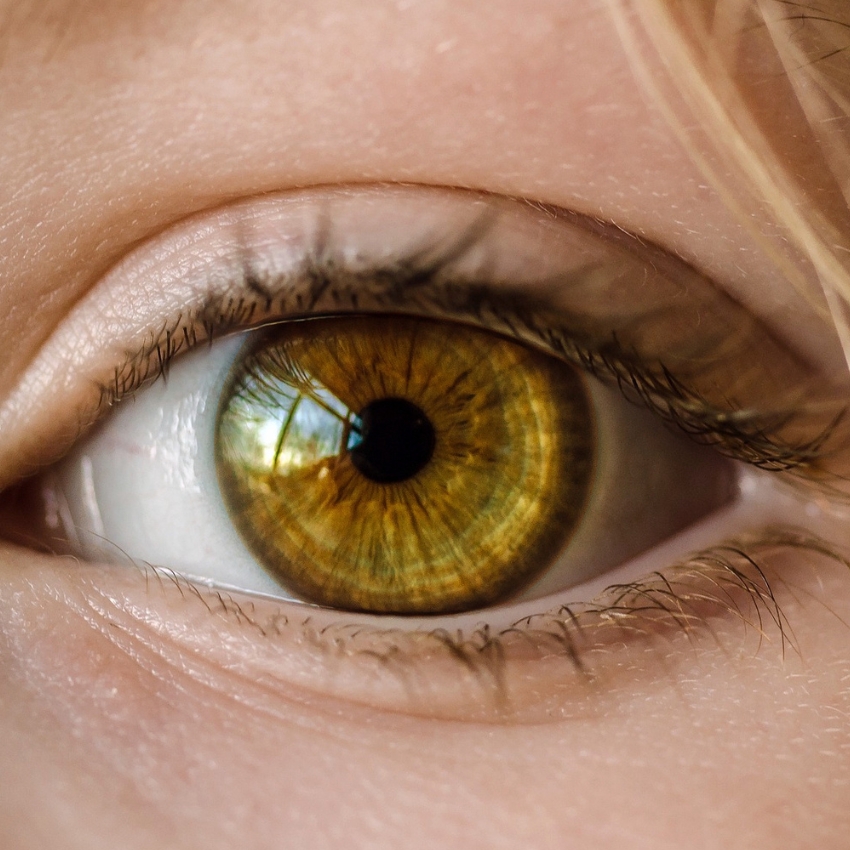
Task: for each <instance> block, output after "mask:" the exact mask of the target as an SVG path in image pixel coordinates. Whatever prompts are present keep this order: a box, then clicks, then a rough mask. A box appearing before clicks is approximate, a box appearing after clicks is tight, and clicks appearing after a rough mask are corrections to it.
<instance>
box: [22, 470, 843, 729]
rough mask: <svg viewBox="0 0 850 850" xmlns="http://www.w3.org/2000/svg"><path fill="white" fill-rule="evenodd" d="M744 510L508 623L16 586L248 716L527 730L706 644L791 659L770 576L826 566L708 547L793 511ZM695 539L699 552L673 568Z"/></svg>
mask: <svg viewBox="0 0 850 850" xmlns="http://www.w3.org/2000/svg"><path fill="white" fill-rule="evenodd" d="M771 481H772V479H771ZM744 489H746V485H745V488H744ZM762 495H764V494H762ZM743 501H746V497H745V498H744V500H743ZM760 506H761V510H762V515H761V516H759V515H757V513H756V509H755V505H754V504H753V503H752V502H751V503H750V504H749V505H748V507H749V508H752V509H753V510H740V509H739V510H738V515H737V517H736V516H735V514H734V511H732V512H727V513H726V514H721V515H718V516H715V517H714V518H712V519H711V520H709V521H706V522H705V523H703V524H702V527H701V528H698V529H695V530H692V531H691V532H689V533H688V535H683V536H682V537H683V538H685V537H686V538H687V539H681V540H679V541H678V542H675V541H674V542H671V543H669V544H667V545H666V547H665V549H664V550H662V551H656V552H654V553H652V554H651V556H648V557H647V558H644V559H641V560H639V561H637V562H636V563H635V564H632V565H630V566H629V569H631V570H632V575H631V576H629V575H628V574H626V573H624V572H623V573H621V574H620V575H619V576H617V575H616V574H614V576H613V578H612V577H611V576H606V577H605V578H606V579H607V582H606V583H607V584H609V585H610V584H613V583H618V584H620V587H619V588H616V589H612V590H609V591H607V592H606V593H603V594H602V595H601V596H599V597H597V599H596V600H595V601H594V602H592V603H589V604H586V605H576V606H570V607H569V609H567V608H566V607H564V604H563V603H565V602H567V601H568V599H575V598H585V599H586V598H588V597H587V596H580V595H579V594H578V593H575V592H573V593H570V595H569V597H568V599H562V600H561V601H558V600H557V599H552V598H550V599H547V600H537V602H536V603H535V605H536V607H533V606H528V608H527V610H526V611H525V612H519V613H518V612H516V611H515V610H514V609H512V610H511V615H510V617H505V614H506V613H507V612H505V611H503V612H501V613H502V618H501V619H500V614H499V611H498V610H496V611H495V612H494V613H492V614H488V622H482V618H481V616H480V615H479V616H477V617H476V615H458V616H455V617H446V618H440V619H439V620H436V621H435V619H436V618H429V619H424V620H420V621H414V622H409V621H407V620H402V619H396V620H394V619H392V618H374V617H354V616H353V615H345V616H346V619H345V620H344V621H341V620H340V617H339V615H333V614H332V612H328V611H324V610H322V609H310V608H308V609H306V610H305V608H304V607H302V606H298V605H289V604H286V603H283V604H281V603H280V602H279V601H275V600H269V599H265V598H261V597H252V596H249V595H246V594H236V593H233V594H231V593H228V592H226V591H222V590H217V589H214V588H209V587H204V586H200V585H198V584H197V583H192V582H190V581H188V580H186V579H183V578H181V577H179V576H176V575H174V574H169V573H168V572H167V571H161V570H154V569H152V568H150V567H147V566H144V565H139V568H138V569H137V570H127V569H126V568H114V567H113V568H110V567H104V566H100V565H96V564H78V563H76V562H70V561H66V560H65V559H62V560H61V561H57V559H44V560H41V559H40V558H34V560H35V561H36V562H37V563H36V565H35V567H34V568H33V567H31V569H34V570H35V572H34V573H33V574H32V575H30V576H29V577H28V578H27V580H26V583H27V585H28V586H30V587H32V586H38V584H39V581H40V575H39V573H40V572H41V573H44V574H47V575H49V579H48V581H49V582H50V583H51V584H52V586H53V589H52V595H53V596H54V597H55V598H59V599H63V600H64V604H66V605H68V606H70V607H71V608H72V609H73V610H74V611H75V612H76V615H77V619H78V620H80V621H84V622H85V623H86V624H87V625H86V628H90V629H94V630H95V632H98V633H100V634H101V635H102V636H104V637H105V638H107V639H108V641H110V642H111V643H112V644H113V645H114V647H115V650H116V651H120V652H122V653H124V654H126V655H128V656H130V657H132V658H133V659H135V661H134V663H140V664H144V665H148V666H151V665H152V666H157V665H162V664H165V665H167V666H168V667H171V668H173V669H175V670H178V671H179V672H180V673H181V675H188V676H190V677H191V678H193V679H196V680H198V681H200V682H204V683H206V685H207V686H211V687H213V688H214V689H216V690H218V691H219V692H221V693H222V695H223V696H224V697H225V698H232V699H237V700H238V701H239V702H240V703H242V704H246V703H247V704H252V705H254V706H255V707H257V708H260V709H263V710H268V711H278V710H280V703H281V701H283V702H292V701H295V702H301V703H305V704H310V705H312V706H316V707H319V708H321V707H324V710H328V711H339V710H341V706H342V705H362V706H364V707H367V708H369V709H379V710H382V711H392V712H401V713H403V714H409V715H417V716H421V717H430V718H435V719H451V720H461V721H466V722H472V721H474V722H494V723H502V722H512V723H540V722H548V721H550V720H553V719H563V718H565V717H570V716H582V717H587V716H588V715H593V714H595V713H597V712H610V711H611V710H613V709H614V708H615V706H616V705H617V704H619V703H620V702H621V701H622V700H623V699H629V698H633V697H635V696H636V695H639V694H640V693H644V692H645V691H646V689H647V688H649V689H652V688H657V687H664V686H666V684H667V683H669V681H670V677H671V676H672V677H673V680H675V677H676V670H677V669H679V665H680V664H684V666H685V668H690V666H691V665H692V664H693V663H694V660H695V659H697V658H699V657H700V654H701V653H703V652H713V651H715V650H717V649H718V647H719V648H720V650H721V651H722V652H723V653H726V652H728V651H729V650H732V649H734V653H733V656H734V657H739V656H740V655H741V652H742V651H743V652H744V654H746V653H747V652H752V653H753V654H757V653H765V652H771V653H772V654H773V655H774V656H776V657H779V656H781V655H782V654H783V653H786V654H787V653H789V652H790V653H791V654H792V655H793V653H794V652H795V651H796V647H795V644H794V628H793V626H794V621H793V619H792V621H791V622H789V620H788V617H787V613H786V606H787V605H789V603H788V598H790V597H788V594H787V593H785V589H786V585H791V584H793V582H792V581H789V579H788V576H787V574H786V572H783V570H782V569H781V568H779V567H777V566H776V565H777V563H778V562H779V561H781V560H782V558H783V557H784V556H785V555H787V554H788V553H789V552H800V551H801V550H803V551H806V552H810V553H811V552H814V551H820V552H821V554H824V555H825V556H826V557H827V558H832V560H833V561H835V556H833V555H832V554H831V550H830V549H829V547H828V546H827V545H826V544H823V543H821V542H820V541H819V540H818V539H817V538H815V537H814V536H813V535H811V534H806V535H804V534H802V533H800V532H797V531H794V530H793V529H791V528H789V527H787V526H786V527H776V528H773V529H770V530H767V531H762V532H760V533H756V534H752V533H751V534H749V535H747V534H741V535H740V536H739V539H738V542H737V543H735V542H730V543H727V544H724V545H722V546H717V545H711V544H714V543H716V541H717V540H718V539H724V538H723V537H722V535H723V534H724V533H725V534H729V533H732V532H733V531H734V530H736V529H735V526H736V523H737V525H738V528H739V529H740V530H744V529H747V528H750V529H753V528H755V529H757V528H759V527H761V526H763V525H764V523H766V522H768V521H770V520H773V521H783V519H786V520H787V519H788V518H790V517H791V516H799V512H800V509H801V505H800V502H799V501H798V500H797V498H796V497H795V496H794V495H793V494H790V495H789V494H787V493H785V492H783V491H782V488H781V487H780V488H778V489H777V491H776V492H772V493H769V494H767V496H765V498H763V499H761V503H760ZM813 524H815V525H816V524H817V523H816V522H815V521H814V518H813ZM700 537H701V538H702V539H703V541H704V543H705V545H706V546H707V548H706V549H705V550H704V551H703V554H702V555H700V556H698V557H691V558H683V557H682V554H683V552H682V550H684V549H685V547H686V546H688V545H690V546H694V545H699V539H700ZM676 546H678V547H679V550H680V551H679V553H678V556H677V555H676V554H675V550H676ZM675 557H678V558H679V561H678V566H672V567H667V568H665V569H663V570H662V572H661V573H655V572H653V567H652V565H651V564H650V563H649V561H650V558H656V559H657V560H656V562H655V564H654V567H655V568H658V567H659V566H661V565H663V564H671V563H676V561H674V560H673V559H674V558H675ZM665 559H666V560H665ZM581 592H582V593H584V592H589V588H585V589H584V590H583V591H581ZM22 596H23V594H22ZM18 604H19V605H20V600H18ZM544 609H545V610H546V611H548V612H549V613H543V612H544ZM66 620H67V618H66ZM51 622H52V621H51ZM63 622H64V621H63ZM511 624H513V625H511ZM63 628H64V627H63ZM54 631H55V627H54ZM62 631H63V629H62V628H60V629H59V630H58V631H57V632H56V634H61V633H62ZM36 632H37V630H36ZM36 632H34V633H33V635H32V636H31V638H32V639H36V636H37V635H36ZM48 640H51V638H48ZM765 647H767V649H765ZM56 651H57V652H58V653H59V656H61V654H62V650H61V648H56ZM731 657H732V656H730V658H731ZM724 663H726V662H724ZM728 663H729V664H734V661H732V660H729V661H728ZM335 706H336V707H335Z"/></svg>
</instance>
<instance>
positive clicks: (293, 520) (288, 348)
mask: <svg viewBox="0 0 850 850" xmlns="http://www.w3.org/2000/svg"><path fill="white" fill-rule="evenodd" d="M593 458H594V423H593V417H592V414H591V408H590V402H589V400H588V398H587V395H586V392H585V388H584V384H583V381H582V379H581V378H580V377H579V375H578V374H577V372H576V371H575V370H574V369H573V368H572V367H570V366H568V365H567V364H565V363H563V362H561V361H558V360H556V359H555V358H553V357H551V356H548V355H546V354H543V353H541V352H538V351H535V350H533V349H531V348H529V347H527V346H524V345H521V344H517V343H514V342H511V341H509V340H506V339H504V338H502V337H500V336H499V335H497V334H494V333H490V332H488V331H484V330H479V329H473V328H469V327H465V326H462V325H456V324H453V323H450V322H441V321H430V320H424V319H418V318H399V317H348V318H336V319H321V320H314V321H307V322H290V323H286V324H284V325H282V326H281V327H280V328H279V329H276V331H275V332H274V334H273V335H272V336H271V337H266V338H265V339H264V340H263V342H262V343H261V345H260V346H259V347H257V348H255V349H254V350H253V351H252V352H250V353H249V354H248V355H247V356H246V357H245V358H244V359H242V360H241V361H240V362H239V363H238V364H237V365H236V366H235V368H234V373H233V376H232V379H231V381H230V383H229V385H228V388H227V389H226V390H225V394H224V398H223V400H222V405H221V412H220V416H219V421H218V427H217V434H216V459H217V466H218V471H219V479H220V482H221V485H222V491H223V493H224V497H225V502H226V503H227V505H228V508H229V511H230V513H231V516H232V518H233V521H234V523H235V525H236V527H237V528H238V529H239V531H240V533H241V535H242V537H243V538H244V540H245V541H246V543H247V545H248V546H249V548H250V549H251V550H252V551H253V552H254V553H255V556H256V557H257V558H258V560H259V562H260V563H261V564H262V565H263V566H264V567H265V569H267V570H268V571H270V572H271V573H273V574H274V575H275V576H276V577H277V578H278V579H279V580H280V581H281V583H282V584H283V585H284V586H287V587H290V588H292V589H295V590H296V591H297V592H298V593H300V594H302V595H303V596H305V597H306V598H308V599H310V600H312V601H314V602H317V603H319V604H322V605H327V606H332V607H337V608H343V609H348V610H360V611H372V612H384V613H420V614H430V613H441V612H449V611H464V610H469V609H472V608H477V607H481V606H484V605H487V604H491V603H493V602H495V601H498V600H501V599H503V598H505V597H507V596H509V595H510V594H512V593H514V592H516V591H518V590H520V589H522V588H523V587H524V586H525V585H527V584H528V583H529V581H531V580H532V579H533V578H534V577H535V576H536V575H537V574H538V573H539V572H540V571H541V570H542V569H544V568H545V567H547V566H548V565H549V564H550V563H551V561H552V559H553V558H554V557H555V556H556V555H557V553H558V552H559V551H560V550H562V549H563V547H564V544H565V542H566V541H567V540H568V538H569V536H570V534H571V532H572V530H573V529H574V528H575V526H576V523H577V522H578V520H579V518H580V516H581V514H582V511H583V509H584V506H585V502H586V499H587V494H588V490H589V484H590V479H591V475H592V470H593Z"/></svg>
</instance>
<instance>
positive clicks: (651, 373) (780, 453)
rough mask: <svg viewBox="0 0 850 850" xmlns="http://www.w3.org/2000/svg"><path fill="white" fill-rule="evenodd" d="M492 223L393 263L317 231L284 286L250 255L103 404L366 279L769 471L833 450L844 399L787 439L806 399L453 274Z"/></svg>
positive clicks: (116, 376) (351, 304) (390, 305)
mask: <svg viewBox="0 0 850 850" xmlns="http://www.w3.org/2000/svg"><path fill="white" fill-rule="evenodd" d="M486 226H487V222H486V219H485V220H484V221H483V222H482V221H478V222H476V223H475V225H474V226H473V227H471V228H468V230H467V231H466V232H465V233H462V234H461V236H460V237H459V238H458V239H456V240H454V241H453V242H451V243H449V244H448V245H445V246H442V248H439V246H436V247H434V246H432V247H431V248H430V249H423V250H420V251H417V252H416V253H415V254H411V255H409V256H407V257H404V258H401V259H399V260H398V261H396V262H394V263H392V264H388V265H385V266H381V267H376V268H370V269H367V270H363V271H352V270H351V269H342V268H339V267H337V266H336V264H335V263H334V261H333V258H329V257H326V256H324V253H323V251H322V249H321V244H322V241H323V240H322V239H321V236H320V237H319V239H318V240H317V249H316V250H315V251H314V252H313V255H312V256H310V257H308V258H307V259H306V260H305V262H304V263H303V264H302V267H301V268H300V269H299V271H298V273H297V274H296V275H294V276H293V277H294V280H293V279H287V281H286V284H287V285H286V286H281V285H280V284H281V283H282V282H281V281H273V282H266V281H264V280H263V279H262V276H261V275H260V274H259V273H258V272H257V271H256V270H255V269H254V268H253V267H252V266H251V264H250V263H249V262H248V261H247V260H246V261H245V262H243V272H242V279H241V281H240V282H239V283H238V287H239V289H240V290H241V292H238V294H233V293H232V292H231V293H225V294H214V295H210V296H208V298H207V299H206V301H205V302H204V303H203V304H202V305H201V306H200V307H199V308H198V309H197V310H193V311H188V312H187V313H181V314H180V315H178V316H177V317H176V318H175V319H173V320H172V321H170V322H167V323H165V324H164V325H163V326H162V327H161V328H159V329H158V330H157V331H154V332H152V333H151V334H150V336H149V337H148V338H147V339H146V340H145V341H144V342H143V343H142V345H141V346H140V347H139V348H138V349H136V350H134V351H130V352H128V354H127V356H126V359H125V360H124V361H123V362H122V363H120V364H119V365H117V366H116V367H115V369H114V371H113V374H112V377H111V379H110V380H109V381H108V382H104V383H101V384H99V385H98V391H99V399H98V404H97V411H98V412H102V411H103V410H104V409H106V408H109V407H111V406H112V405H114V404H116V403H117V402H119V401H120V400H121V399H123V398H125V397H126V396H128V395H131V394H132V393H133V392H135V391H137V390H138V389H140V388H141V387H143V386H145V385H147V384H149V383H152V382H153V381H155V380H157V379H159V378H167V375H168V370H169V367H170V365H171V363H172V361H173V360H174V358H175V357H177V356H178V355H179V354H181V353H184V352H186V351H188V350H191V349H192V348H194V347H196V346H197V345H200V344H202V343H205V342H206V343H208V344H211V343H212V342H213V341H214V340H215V339H217V338H220V337H222V336H224V335H227V334H229V333H232V332H234V331H241V330H250V329H256V328H257V327H258V326H259V327H262V326H266V325H269V324H276V323H279V322H280V321H287V320H291V319H296V318H305V317H318V316H320V315H328V313H329V311H327V310H323V311H322V312H321V313H313V312H312V311H313V310H314V309H315V306H316V305H317V304H318V303H319V301H320V299H321V298H322V297H323V296H325V295H327V294H330V296H331V297H332V299H333V300H335V302H336V303H337V305H338V309H339V310H344V311H346V313H351V312H352V311H355V312H356V311H357V310H359V309H360V305H361V302H362V301H363V299H362V297H361V292H362V291H363V290H364V288H368V290H369V295H370V296H371V297H372V298H374V299H375V300H376V301H377V302H378V303H379V304H381V305H382V307H385V308H386V311H387V314H388V315H393V314H407V315H411V314H412V315H418V314H419V311H422V312H424V313H426V314H427V313H428V311H429V310H430V311H432V312H433V311H437V312H438V313H442V314H443V315H444V316H448V317H450V318H455V319H457V320H460V321H468V322H473V323H475V324H476V325H478V326H483V327H485V328H489V329H491V330H496V331H499V330H501V331H505V332H507V334H508V335H511V336H513V337H515V338H517V339H520V340H523V341H529V339H530V341H536V342H537V343H538V344H539V345H541V346H542V347H543V348H544V349H546V350H548V351H549V352H551V353H553V354H555V355H556V356H560V357H562V358H563V359H565V360H566V361H568V362H570V363H572V364H573V365H575V366H577V367H579V368H581V369H583V370H584V371H586V372H588V373H590V374H592V375H594V376H595V377H596V378H598V379H600V380H602V381H603V382H605V383H609V384H615V385H617V386H618V387H619V389H620V390H621V391H622V392H623V394H624V395H625V396H626V397H627V398H628V399H630V400H632V401H634V402H636V403H638V404H640V405H642V406H644V407H646V408H648V409H649V410H651V411H652V412H653V413H655V414H656V415H658V416H660V417H661V418H662V419H663V420H665V421H667V422H668V423H670V424H672V425H673V426H675V427H676V428H677V429H679V430H681V431H683V432H684V433H685V434H687V435H688V436H689V437H691V438H692V439H694V440H696V441H698V442H702V443H705V444H708V445H710V446H711V447H712V448H714V449H716V450H718V451H719V452H721V453H722V454H725V455H726V456H728V457H731V458H733V459H735V460H741V461H744V462H746V463H748V464H751V465H754V466H756V467H759V468H761V469H765V470H769V471H781V472H797V473H800V474H805V473H806V472H807V471H808V470H809V469H811V468H812V467H813V466H815V464H816V463H817V461H818V460H820V459H821V458H822V457H823V456H824V455H825V454H826V453H827V452H826V451H825V446H826V444H827V443H828V442H829V439H830V437H831V436H832V434H833V433H834V430H835V428H836V427H837V425H838V424H839V422H841V420H842V419H843V417H844V414H845V411H844V410H843V409H842V410H839V411H838V412H837V413H836V414H835V415H834V416H833V418H832V420H831V421H830V422H828V423H827V425H826V426H824V427H823V428H822V429H821V430H820V431H819V432H818V433H816V434H815V435H813V436H812V437H810V438H809V439H807V440H805V441H804V442H803V443H800V444H796V445H794V444H790V443H788V442H787V441H784V440H782V439H780V438H779V436H778V433H779V431H780V430H781V429H782V428H784V427H786V426H787V425H788V424H789V422H791V421H792V420H793V419H795V418H796V417H798V416H800V414H801V410H802V408H803V406H804V405H803V404H802V403H800V400H797V403H796V404H795V405H794V406H793V407H792V406H785V407H784V408H782V409H773V410H770V411H757V410H723V409H720V408H717V407H716V406H714V405H711V404H710V403H708V402H707V401H706V400H705V399H703V398H701V397H700V396H699V395H698V394H697V393H695V392H694V391H692V390H691V389H689V388H688V387H687V386H686V384H685V382H684V381H683V380H681V379H680V378H678V377H677V376H675V375H674V374H673V372H672V371H671V370H670V369H669V368H667V367H666V366H665V364H664V363H663V362H661V361H657V362H656V363H654V364H653V365H652V366H650V365H648V364H646V363H644V362H642V361H641V360H640V358H639V357H638V356H637V355H636V354H635V353H634V352H629V351H627V350H625V349H623V347H622V346H621V345H620V343H619V340H618V338H617V334H616V333H612V334H611V336H610V338H609V339H607V340H605V341H595V344H593V343H591V342H590V341H589V340H586V339H585V340H580V339H579V337H578V336H577V335H575V334H571V333H570V332H569V331H567V330H566V329H564V328H563V327H558V325H557V315H555V316H553V319H554V320H555V321H553V322H545V321H543V320H542V318H541V313H543V312H544V311H545V310H544V308H543V307H542V305H540V304H539V303H538V302H537V301H536V300H533V299H529V298H527V297H524V296H523V295H521V294H520V293H517V292H506V293H501V294H500V295H499V296H498V297H496V296H494V295H493V292H492V290H491V288H490V287H489V286H488V284H487V282H486V281H481V280H469V279H459V278H456V277H451V276H447V275H446V270H447V268H448V266H449V265H450V264H451V263H453V262H455V261H456V260H458V259H459V258H460V257H462V256H463V253H464V252H465V251H466V250H468V249H469V247H470V246H472V245H474V244H475V243H476V240H477V239H478V238H479V237H480V235H481V234H482V232H483V231H484V230H485V229H486ZM293 283H295V284H296V285H295V286H293ZM275 301H277V302H278V304H277V311H278V312H279V313H280V314H281V315H282V316H283V318H280V319H273V320H269V319H268V318H266V319H264V320H263V321H262V322H255V319H256V317H257V315H258V313H262V314H263V315H265V316H268V314H269V313H273V312H274V311H275ZM364 312H372V313H374V312H376V311H375V310H374V309H371V310H365V311H364ZM549 313H550V315H551V311H549ZM494 325H495V326H496V327H494Z"/></svg>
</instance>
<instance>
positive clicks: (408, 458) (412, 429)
mask: <svg viewBox="0 0 850 850" xmlns="http://www.w3.org/2000/svg"><path fill="white" fill-rule="evenodd" d="M434 440H435V438H434V427H433V426H432V425H431V423H430V422H429V421H428V417H427V416H426V415H425V414H424V413H423V412H422V411H421V410H420V409H419V408H418V407H417V406H416V405H415V404H411V403H410V402H409V401H406V400H405V399H403V398H381V399H378V400H377V401H373V402H372V403H371V404H367V405H366V407H364V408H363V410H361V411H360V413H358V414H357V416H356V417H355V418H354V421H353V422H352V423H351V432H350V433H349V436H348V446H347V448H348V451H349V453H350V454H351V462H352V463H353V464H354V466H355V468H356V469H357V470H358V471H359V472H361V473H362V474H363V475H365V476H366V477H367V478H370V479H371V480H372V481H377V482H379V483H381V484H393V483H396V482H399V481H406V480H407V479H408V478H413V476H414V475H416V473H417V472H419V470H420V469H422V468H423V467H424V466H425V464H426V463H428V461H429V460H431V455H432V454H433V453H434Z"/></svg>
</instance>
